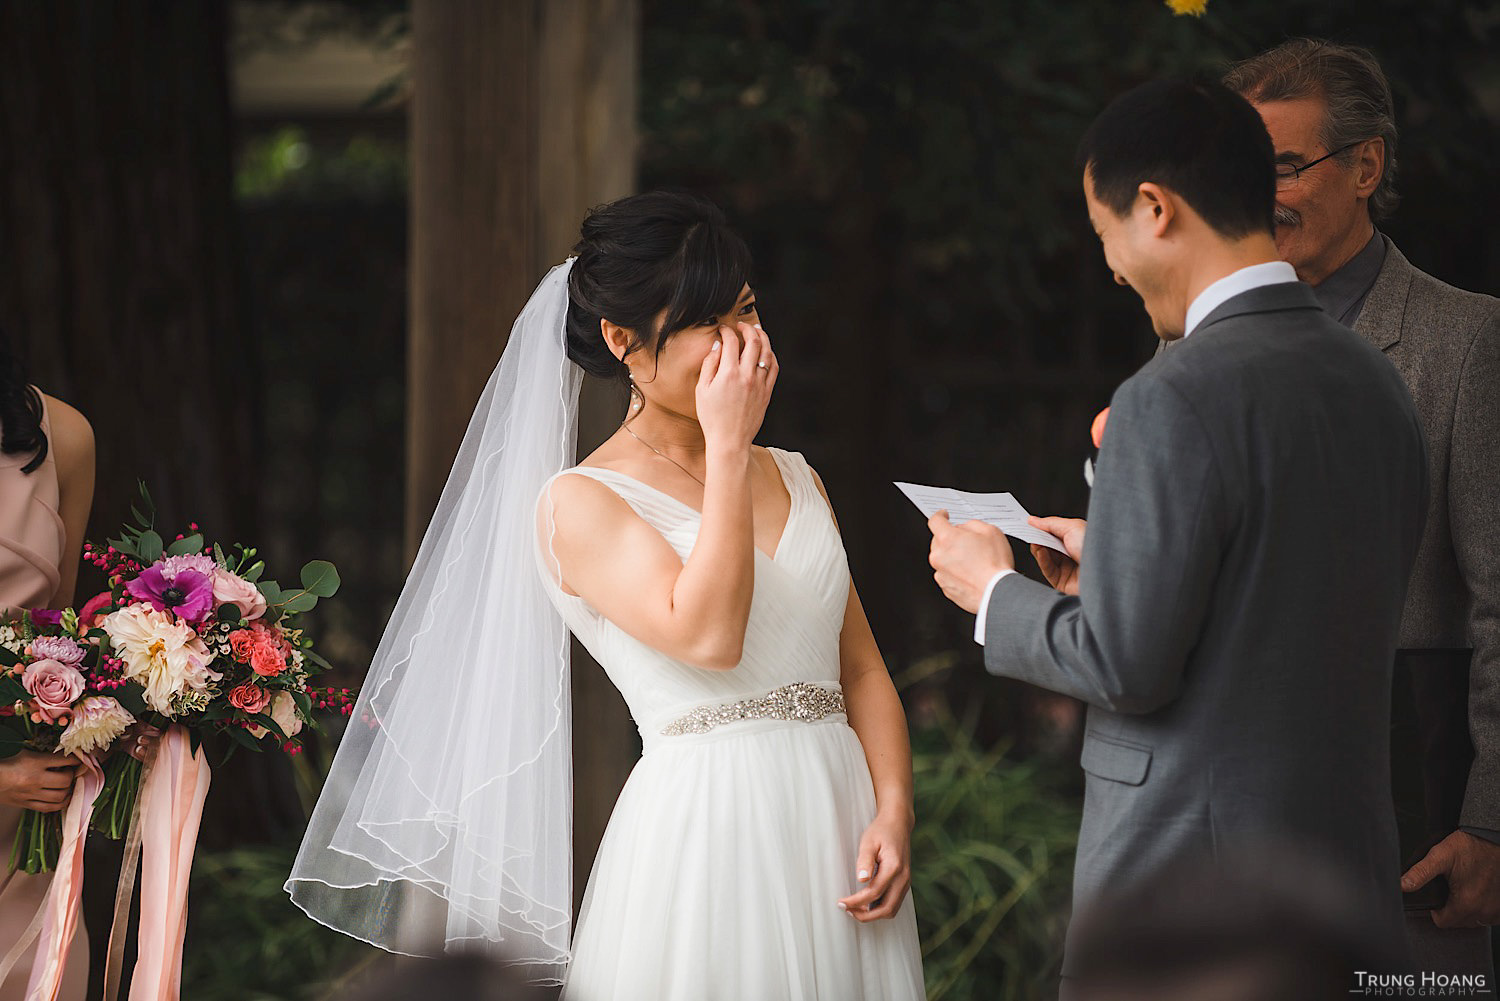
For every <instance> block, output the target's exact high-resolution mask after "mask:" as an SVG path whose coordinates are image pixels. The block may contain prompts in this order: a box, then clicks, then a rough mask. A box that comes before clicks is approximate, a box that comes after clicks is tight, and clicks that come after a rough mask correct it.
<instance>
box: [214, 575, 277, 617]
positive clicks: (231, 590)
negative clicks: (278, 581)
mask: <svg viewBox="0 0 1500 1001" xmlns="http://www.w3.org/2000/svg"><path fill="white" fill-rule="evenodd" d="M214 602H215V603H216V604H219V605H233V606H234V607H235V608H238V609H239V610H240V617H241V618H243V619H245V620H246V621H249V620H251V619H258V618H260V617H261V616H262V615H265V614H266V599H265V596H264V595H263V594H261V593H260V588H258V587H256V586H255V585H254V584H252V583H250V582H249V581H248V580H246V579H245V578H243V577H241V576H240V575H239V574H232V573H230V572H229V571H228V570H225V569H223V568H222V567H220V568H218V569H215V570H214Z"/></svg>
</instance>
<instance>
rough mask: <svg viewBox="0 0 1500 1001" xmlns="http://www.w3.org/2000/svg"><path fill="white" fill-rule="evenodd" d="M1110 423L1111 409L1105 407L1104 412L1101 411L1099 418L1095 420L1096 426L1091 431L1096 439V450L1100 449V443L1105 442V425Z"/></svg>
mask: <svg viewBox="0 0 1500 1001" xmlns="http://www.w3.org/2000/svg"><path fill="white" fill-rule="evenodd" d="M1108 421H1109V408H1108V407H1105V408H1104V409H1103V410H1101V411H1099V416H1098V417H1095V418H1094V426H1093V427H1092V428H1091V429H1090V433H1091V435H1092V436H1093V439H1094V447H1095V448H1098V447H1099V445H1100V443H1101V442H1103V441H1104V425H1105V424H1106V423H1107V422H1108Z"/></svg>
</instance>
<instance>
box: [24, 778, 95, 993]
mask: <svg viewBox="0 0 1500 1001" xmlns="http://www.w3.org/2000/svg"><path fill="white" fill-rule="evenodd" d="M79 758H80V760H81V761H82V762H83V770H82V772H81V773H80V774H79V776H78V780H77V784H76V785H75V786H74V787H73V798H72V799H71V800H69V801H68V807H67V809H66V810H65V811H64V812H63V821H62V826H63V843H62V851H61V852H60V853H59V854H58V858H57V871H56V873H55V874H54V875H53V877H52V886H51V887H50V888H49V889H48V891H47V898H46V900H45V901H44V902H43V904H42V931H41V938H40V940H39V941H38V942H37V947H36V962H35V963H34V964H33V965H32V967H31V980H30V981H29V982H28V984H27V987H26V1001H56V999H57V992H58V991H59V990H60V989H61V988H62V979H63V972H64V971H65V970H66V969H67V964H68V950H69V949H70V948H72V946H73V936H74V935H75V934H76V933H77V932H78V918H79V913H80V912H81V910H82V906H83V844H84V840H85V836H86V835H87V834H88V830H89V820H90V819H91V818H92V817H93V815H94V800H95V799H97V798H98V797H99V792H100V790H101V789H103V788H104V772H103V771H101V770H100V768H99V764H98V762H96V761H95V760H94V759H93V758H92V757H91V756H89V755H87V754H82V755H79Z"/></svg>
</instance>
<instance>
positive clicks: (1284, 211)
mask: <svg viewBox="0 0 1500 1001" xmlns="http://www.w3.org/2000/svg"><path fill="white" fill-rule="evenodd" d="M1275 218H1276V225H1278V226H1300V225H1301V224H1302V215H1301V213H1298V212H1293V211H1292V210H1291V209H1289V208H1287V207H1285V206H1283V205H1278V206H1276V216H1275Z"/></svg>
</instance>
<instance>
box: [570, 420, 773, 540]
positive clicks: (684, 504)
mask: <svg viewBox="0 0 1500 1001" xmlns="http://www.w3.org/2000/svg"><path fill="white" fill-rule="evenodd" d="M766 451H767V452H768V453H769V454H770V456H771V461H772V462H774V463H775V464H776V472H777V475H779V476H780V477H781V489H782V490H785V491H786V495H787V499H788V500H789V501H790V505H789V507H788V508H787V512H786V522H785V523H784V524H783V525H782V526H781V535H779V536H778V537H777V539H776V546H775V548H774V549H773V550H772V551H771V552H770V553H767V552H766V551H765V550H764V549H762V548H760V546H757V545H755V543H754V542H751V546H752V547H753V548H754V549H755V551H756V552H757V553H758V554H760V555H761V556H764V557H765V558H766V559H768V560H770V561H771V562H772V563H779V562H780V558H781V550H782V549H783V548H785V546H786V538H787V536H788V535H790V534H791V532H792V519H793V518H795V517H797V511H798V508H799V507H800V506H801V505H800V504H799V502H798V497H799V496H800V494H801V491H800V490H793V489H792V480H791V477H790V476H789V475H788V474H787V470H786V467H785V466H783V465H782V464H781V458H780V456H778V455H777V454H776V450H775V449H774V448H768V449H766ZM574 469H575V470H588V471H590V472H596V473H608V474H610V475H611V476H618V477H620V478H621V479H624V480H629V481H630V482H631V483H634V484H636V485H637V486H639V487H641V488H643V489H646V490H649V491H651V492H652V493H654V494H656V495H657V496H658V497H663V498H665V499H666V500H668V501H670V502H671V503H673V504H676V505H677V506H678V507H680V508H682V509H683V510H684V511H687V512H688V513H689V514H691V515H693V517H695V518H697V519H698V521H699V522H700V523H701V522H702V521H703V512H702V511H700V510H698V509H697V508H695V507H693V506H692V505H691V504H689V503H687V502H686V501H684V500H680V499H678V498H676V497H673V496H672V495H671V494H669V493H667V492H666V491H665V490H662V489H661V488H660V487H653V486H652V485H651V484H649V483H647V482H646V481H645V480H642V479H638V478H636V477H634V476H631V475H630V474H629V473H622V472H620V471H619V470H618V469H610V468H609V467H608V466H575V467H574ZM753 531H754V530H753V528H752V534H753Z"/></svg>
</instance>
